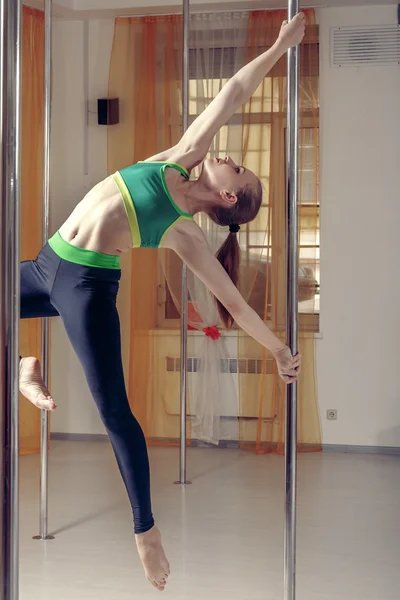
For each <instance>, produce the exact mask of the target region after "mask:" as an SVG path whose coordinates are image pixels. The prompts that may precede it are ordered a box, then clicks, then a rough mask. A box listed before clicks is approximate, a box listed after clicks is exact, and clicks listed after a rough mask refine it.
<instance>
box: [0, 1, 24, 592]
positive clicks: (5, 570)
mask: <svg viewBox="0 0 400 600" xmlns="http://www.w3.org/2000/svg"><path fill="white" fill-rule="evenodd" d="M21 23H22V2H21V1H20V0H1V3H0V29H1V31H0V38H1V39H0V82H1V83H0V105H1V106H0V109H1V120H0V138H1V166H0V170H1V219H0V222H1V239H0V266H1V291H0V323H1V324H0V335H1V343H0V356H1V372H0V380H1V411H0V432H1V443H0V456H1V460H0V469H1V489H0V505H1V521H0V540H1V541H0V600H18V597H19V564H18V559H19V306H20V282H19V278H20V275H19V256H20V232H19V228H20V216H19V214H20V205H19V202H20V153H21V26H22V25H21Z"/></svg>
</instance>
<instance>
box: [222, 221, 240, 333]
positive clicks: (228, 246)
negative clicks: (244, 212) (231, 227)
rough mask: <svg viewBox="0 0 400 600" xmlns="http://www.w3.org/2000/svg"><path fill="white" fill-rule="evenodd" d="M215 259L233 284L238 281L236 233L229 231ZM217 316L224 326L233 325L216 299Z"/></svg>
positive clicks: (238, 258) (238, 259)
mask: <svg viewBox="0 0 400 600" xmlns="http://www.w3.org/2000/svg"><path fill="white" fill-rule="evenodd" d="M217 259H218V260H219V262H220V263H221V265H222V266H223V267H224V269H225V271H226V272H227V273H228V275H229V277H230V278H231V279H232V281H233V283H234V284H235V286H237V285H238V281H239V264H240V246H239V242H238V239H237V235H236V233H232V232H231V233H230V234H229V235H228V237H227V238H226V240H225V242H224V243H223V244H222V246H221V248H220V249H219V250H218V252H217ZM216 302H217V307H218V312H219V316H220V317H221V320H222V322H223V324H224V325H225V327H226V328H227V329H231V327H232V325H233V317H232V315H231V314H230V313H229V312H228V311H227V309H226V308H225V306H224V305H223V304H221V302H220V301H219V300H218V299H216Z"/></svg>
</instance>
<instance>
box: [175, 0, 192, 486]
mask: <svg viewBox="0 0 400 600" xmlns="http://www.w3.org/2000/svg"><path fill="white" fill-rule="evenodd" d="M189 16H190V0H183V93H182V100H183V106H182V113H183V131H184V132H185V131H186V130H187V128H188V125H189V30H190V22H189ZM187 328H188V282H187V266H186V265H185V264H184V265H183V267H182V299H181V383H180V392H181V432H180V461H179V463H180V468H179V481H176V482H175V483H180V484H182V485H184V484H188V483H190V481H187V479H186V471H187V469H186V458H187V453H186V438H187V431H186V420H187Z"/></svg>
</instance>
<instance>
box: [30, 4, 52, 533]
mask: <svg viewBox="0 0 400 600" xmlns="http://www.w3.org/2000/svg"><path fill="white" fill-rule="evenodd" d="M52 10H53V5H52V0H45V5H44V111H43V121H44V145H43V226H42V227H43V245H45V244H46V243H47V241H48V239H49V233H50V125H51V52H52ZM49 345H50V330H49V319H48V318H45V319H42V356H41V363H42V369H43V380H44V382H45V384H46V385H48V384H49ZM48 440H49V413H48V412H47V411H46V410H42V411H41V419H40V524H39V531H40V533H39V535H38V536H35V538H34V539H36V540H53V539H54V537H53V536H50V535H49V534H48V491H49V484H48V473H49V446H48Z"/></svg>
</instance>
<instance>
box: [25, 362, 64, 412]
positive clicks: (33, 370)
mask: <svg viewBox="0 0 400 600" xmlns="http://www.w3.org/2000/svg"><path fill="white" fill-rule="evenodd" d="M19 391H20V392H21V394H22V395H23V396H25V398H27V399H28V400H29V402H32V404H34V405H35V406H37V407H38V408H41V409H44V410H55V409H56V408H57V407H56V405H55V404H54V400H53V398H52V397H51V395H50V392H49V390H48V389H47V387H46V386H45V384H44V381H43V379H42V371H41V369H40V363H39V361H38V359H37V358H33V357H29V358H21V361H20V363H19Z"/></svg>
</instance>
